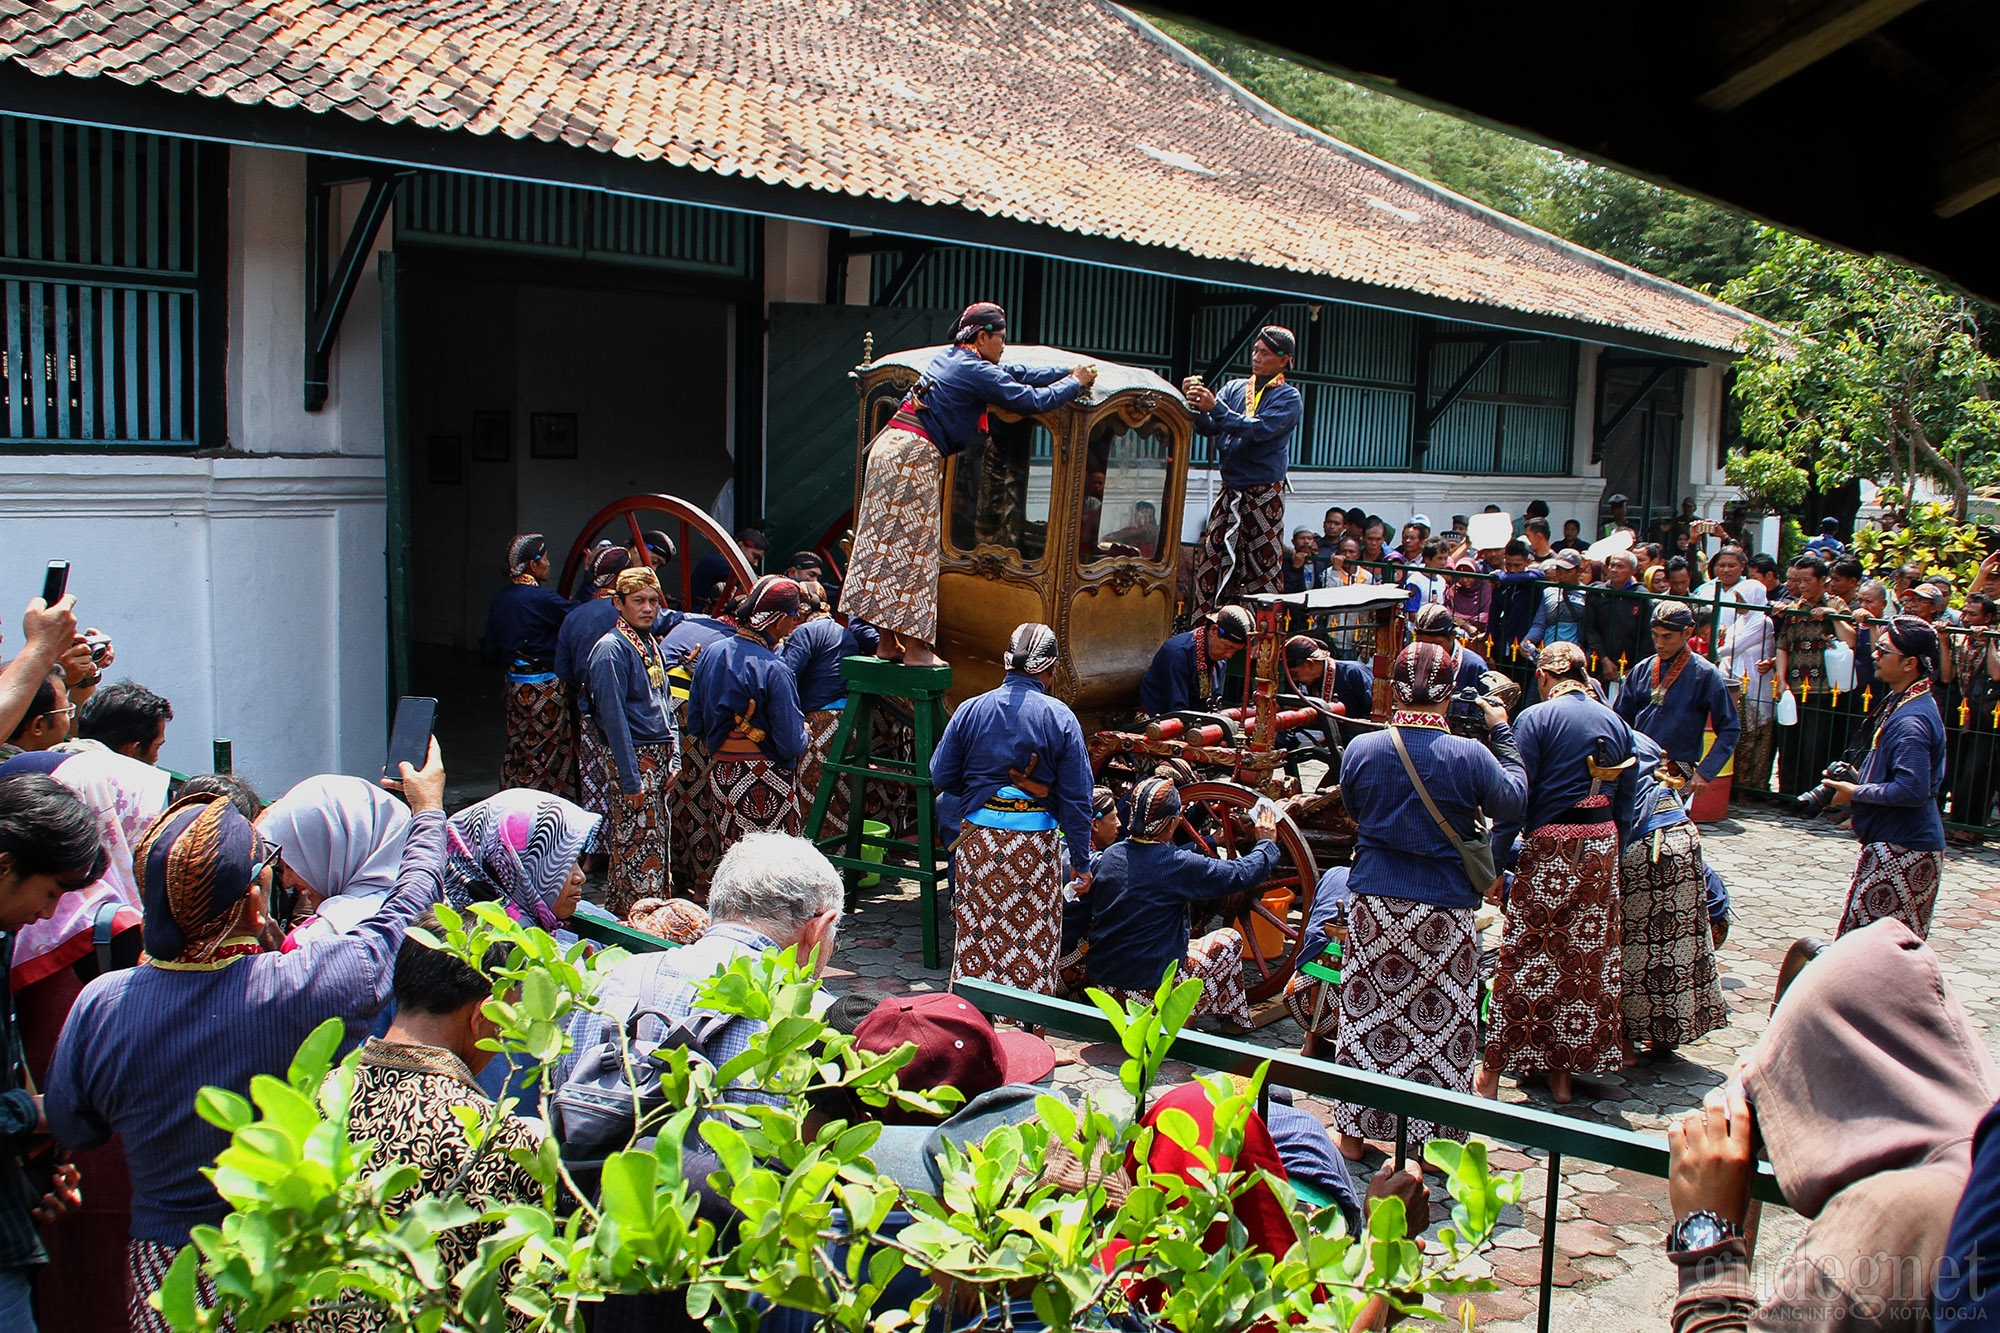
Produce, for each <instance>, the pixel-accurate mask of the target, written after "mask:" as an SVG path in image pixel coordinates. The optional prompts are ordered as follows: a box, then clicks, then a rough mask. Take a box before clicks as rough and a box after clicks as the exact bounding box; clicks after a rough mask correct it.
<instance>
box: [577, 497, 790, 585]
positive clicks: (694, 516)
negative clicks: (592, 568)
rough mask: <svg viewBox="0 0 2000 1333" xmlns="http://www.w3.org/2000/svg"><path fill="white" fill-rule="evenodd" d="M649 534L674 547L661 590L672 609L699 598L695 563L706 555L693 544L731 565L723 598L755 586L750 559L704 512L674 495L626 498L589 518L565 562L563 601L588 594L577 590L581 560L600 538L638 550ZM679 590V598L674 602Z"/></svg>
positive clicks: (615, 501) (643, 544)
mask: <svg viewBox="0 0 2000 1333" xmlns="http://www.w3.org/2000/svg"><path fill="white" fill-rule="evenodd" d="M652 531H659V532H664V533H666V535H667V536H668V537H670V538H672V539H673V541H674V544H675V546H676V547H677V554H676V555H675V557H674V567H673V568H672V569H670V570H669V571H668V573H667V576H666V578H664V579H662V580H661V582H662V583H663V584H664V585H665V589H664V590H665V592H666V593H667V597H668V600H669V601H670V602H671V603H672V604H673V605H675V606H679V607H682V608H689V607H692V606H693V605H694V603H695V596H696V594H697V592H706V591H707V589H705V588H703V589H697V588H695V587H694V586H693V578H694V566H695V562H696V561H698V560H699V559H700V558H701V555H703V554H706V552H701V553H699V554H697V553H696V548H697V543H696V541H695V539H696V538H700V544H705V545H707V546H710V547H713V548H714V549H715V550H717V551H720V552H721V553H722V558H723V559H725V560H727V561H728V562H729V579H728V583H727V586H726V587H725V588H724V589H723V595H724V596H725V597H726V596H729V595H731V594H734V593H739V592H743V591H746V590H747V589H748V588H749V587H750V585H751V584H752V583H755V582H756V581H757V574H756V571H755V570H753V569H751V568H750V559H749V557H748V556H746V555H744V554H743V548H742V547H740V546H738V545H737V544H736V539H735V538H734V537H731V536H730V535H729V534H728V533H727V532H725V531H723V528H722V525H721V524H719V523H717V522H716V521H715V520H714V519H712V518H710V517H709V516H708V514H707V513H706V511H704V510H702V509H700V508H697V507H696V506H694V505H691V504H689V503H688V502H687V501H686V500H683V499H681V498H680V497H678V496H674V495H658V494H653V495H628V496H626V497H625V498H624V499H622V500H613V501H612V502H611V503H610V504H608V505H606V506H604V508H602V509H600V510H598V511H597V513H595V514H594V515H592V516H591V519H590V521H589V522H588V523H586V524H584V525H583V531H582V532H580V533H578V534H577V538H576V541H575V542H573V543H572V544H571V545H570V548H569V558H568V559H567V560H564V561H563V567H562V579H561V581H560V582H558V583H557V584H556V587H557V588H558V589H559V590H561V591H562V592H563V594H564V595H565V596H576V595H579V593H580V594H581V595H583V596H588V595H589V594H588V593H587V592H585V591H583V590H581V589H576V588H575V580H576V576H577V573H578V571H579V570H581V569H582V568H583V560H584V557H585V556H586V555H587V554H588V553H589V551H590V547H591V543H593V542H595V541H596V540H597V539H598V538H599V537H606V538H609V539H610V540H612V541H614V542H617V543H618V544H619V545H620V546H629V547H632V548H634V549H636V550H643V549H645V548H646V545H647V543H646V534H647V533H648V532H652ZM676 586H678V589H679V593H680V595H679V596H678V597H675V596H674V592H675V588H676Z"/></svg>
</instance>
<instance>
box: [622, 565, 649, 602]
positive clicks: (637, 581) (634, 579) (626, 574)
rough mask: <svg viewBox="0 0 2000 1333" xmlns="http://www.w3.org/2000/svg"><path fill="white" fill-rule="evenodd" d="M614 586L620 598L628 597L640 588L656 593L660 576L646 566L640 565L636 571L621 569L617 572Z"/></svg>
mask: <svg viewBox="0 0 2000 1333" xmlns="http://www.w3.org/2000/svg"><path fill="white" fill-rule="evenodd" d="M614 586H615V587H616V588H617V590H618V595H619V596H620V597H630V596H631V595H632V594H633V593H635V592H637V591H639V589H641V588H651V589H652V590H653V591H654V592H658V591H659V590H660V576H659V575H658V574H655V573H654V572H653V570H652V568H651V566H648V565H640V566H639V567H638V568H637V569H621V570H619V571H618V582H617V583H616V585H614Z"/></svg>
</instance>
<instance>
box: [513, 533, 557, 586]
mask: <svg viewBox="0 0 2000 1333" xmlns="http://www.w3.org/2000/svg"><path fill="white" fill-rule="evenodd" d="M548 553H549V539H548V538H547V537H544V536H543V535H542V534H541V533H539V532H523V533H520V534H518V535H517V536H516V537H515V538H514V540H513V541H511V542H509V543H507V575H508V577H509V578H516V579H518V578H520V577H521V575H523V574H525V573H527V572H528V566H529V565H532V564H534V563H535V562H536V561H537V560H540V559H541V558H542V557H543V556H545V555H547V554H548Z"/></svg>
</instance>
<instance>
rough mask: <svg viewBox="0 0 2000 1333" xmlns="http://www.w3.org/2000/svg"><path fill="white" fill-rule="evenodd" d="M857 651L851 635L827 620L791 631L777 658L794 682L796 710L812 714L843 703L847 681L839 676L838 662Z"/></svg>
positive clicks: (843, 628)
mask: <svg viewBox="0 0 2000 1333" xmlns="http://www.w3.org/2000/svg"><path fill="white" fill-rule="evenodd" d="M860 650H861V649H860V645H859V644H858V643H857V642H856V641H855V637H854V634H853V632H852V631H850V630H849V629H847V628H846V627H845V626H843V625H842V624H841V623H840V622H839V621H837V620H835V619H833V617H831V616H821V617H820V618H819V619H818V620H808V621H807V622H806V623H805V624H803V625H801V626H799V627H798V628H797V629H795V630H793V631H792V633H791V637H789V638H787V639H786V640H785V646H784V649H783V651H782V652H781V653H780V656H782V657H783V658H784V659H785V665H786V666H788V667H790V668H791V669H792V675H793V676H794V677H796V678H797V679H798V682H799V707H800V708H803V709H804V710H805V711H806V712H808V713H813V712H818V711H819V710H820V709H822V708H831V707H833V706H834V705H835V704H838V703H842V702H844V701H845V700H846V698H847V681H846V680H845V679H844V678H843V677H842V676H841V674H840V659H841V658H843V657H852V656H853V655H854V654H856V653H857V652H859V651H860Z"/></svg>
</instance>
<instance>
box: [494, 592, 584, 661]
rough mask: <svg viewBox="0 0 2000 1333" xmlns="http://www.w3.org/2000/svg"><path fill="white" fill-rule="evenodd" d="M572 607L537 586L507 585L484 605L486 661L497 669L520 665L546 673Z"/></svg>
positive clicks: (558, 596)
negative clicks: (495, 665) (521, 663)
mask: <svg viewBox="0 0 2000 1333" xmlns="http://www.w3.org/2000/svg"><path fill="white" fill-rule="evenodd" d="M575 605H576V603H575V602H572V601H571V600H570V599H569V598H567V597H565V596H563V595H562V594H561V593H559V592H557V591H556V590H555V589H554V588H544V587H543V586H542V585H541V584H539V583H510V584H508V585H507V586H506V587H504V588H502V589H501V590H500V591H499V592H496V593H494V594H493V600H492V601H491V602H489V603H487V605H486V645H485V646H486V660H487V661H489V662H493V663H496V664H497V665H499V666H512V665H513V664H514V663H516V662H523V663H526V664H528V665H529V666H532V667H533V668H534V669H535V670H537V671H548V670H550V669H551V666H552V664H553V663H554V662H555V660H556V638H557V636H558V635H559V634H560V633H561V632H562V627H563V620H564V618H565V617H566V616H568V615H569V613H570V609H571V608H572V607H574V606H575Z"/></svg>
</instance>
